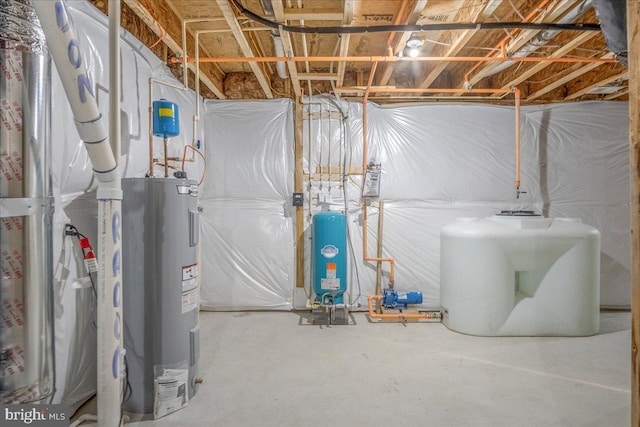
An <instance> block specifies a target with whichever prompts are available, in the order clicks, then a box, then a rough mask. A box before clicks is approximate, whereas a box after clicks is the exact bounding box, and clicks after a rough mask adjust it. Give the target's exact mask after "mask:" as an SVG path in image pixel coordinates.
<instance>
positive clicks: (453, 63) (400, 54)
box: [91, 0, 628, 103]
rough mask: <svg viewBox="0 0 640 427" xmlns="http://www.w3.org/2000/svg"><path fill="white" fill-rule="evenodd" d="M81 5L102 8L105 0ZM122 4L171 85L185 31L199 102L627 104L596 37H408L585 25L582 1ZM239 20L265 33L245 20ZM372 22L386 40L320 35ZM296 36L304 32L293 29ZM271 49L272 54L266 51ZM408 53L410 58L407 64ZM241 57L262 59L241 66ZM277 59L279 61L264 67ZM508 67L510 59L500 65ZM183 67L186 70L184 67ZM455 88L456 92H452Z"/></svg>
mask: <svg viewBox="0 0 640 427" xmlns="http://www.w3.org/2000/svg"><path fill="white" fill-rule="evenodd" d="M91 2H92V3H93V4H95V5H96V6H97V7H98V8H100V9H101V10H103V11H106V8H107V6H106V4H107V1H106V0H91ZM123 4H124V7H123V26H124V27H125V28H126V29H127V30H129V31H130V32H132V33H133V34H134V35H136V36H137V37H138V38H140V39H141V40H142V41H143V42H145V43H147V45H148V46H151V47H152V49H153V50H154V52H156V54H158V56H160V57H161V58H162V59H163V60H166V61H167V63H168V64H170V67H171V68H172V70H173V71H174V73H175V74H176V75H177V76H178V77H179V78H182V65H181V64H180V63H179V61H180V60H181V58H183V54H182V34H181V33H182V31H181V30H182V25H183V22H186V29H187V53H186V56H187V57H188V58H189V59H190V60H193V59H194V57H195V44H194V40H195V38H196V36H197V38H198V42H199V43H198V44H199V53H200V55H199V56H200V59H201V63H200V70H201V71H200V77H201V89H202V90H201V93H202V94H203V95H204V96H205V97H209V98H220V99H266V98H281V97H290V98H296V97H299V96H304V95H309V94H319V93H336V94H339V95H340V96H342V97H344V98H353V99H362V98H363V97H364V96H365V95H366V96H367V97H368V99H371V100H373V101H376V102H380V103H388V102H400V101H428V100H451V98H454V99H458V100H463V99H465V100H466V99H472V100H482V101H483V102H492V103H501V102H505V101H507V100H509V101H508V102H509V103H512V102H513V96H512V95H511V96H510V93H508V92H509V90H510V89H512V88H515V87H517V88H518V89H519V90H520V92H521V99H522V102H523V103H539V102H545V103H548V102H566V101H576V100H595V99H597V100H627V99H628V81H627V79H628V75H627V70H626V68H624V67H623V66H622V65H621V64H620V63H619V62H618V61H617V60H616V57H615V54H614V53H612V52H609V50H608V49H607V44H606V42H605V39H604V37H603V34H602V32H601V31H584V30H575V29H570V30H567V29H565V30H557V29H527V28H513V27H510V28H495V29H484V28H481V27H480V26H472V27H469V26H467V27H468V28H465V29H447V30H439V29H436V30H430V31H416V28H418V27H417V26H423V27H421V28H424V26H429V25H431V24H456V23H463V24H470V23H474V24H481V23H493V24H495V25H496V26H497V25H498V24H500V23H503V24H504V23H513V22H518V23H523V22H527V23H540V24H542V23H547V24H548V23H563V24H576V23H591V24H597V23H598V22H599V21H598V16H597V15H596V12H595V10H594V8H593V7H592V2H591V0H535V1H532V0H466V1H463V0H153V1H151V0H123ZM238 6H239V7H238ZM251 14H255V15H258V16H259V17H260V18H263V19H264V20H267V21H271V22H272V23H274V24H269V25H265V23H260V22H257V21H256V19H255V17H251ZM267 24H268V23H267ZM276 24H282V26H280V27H278V26H277V25H276ZM383 25H384V26H394V27H393V29H396V30H397V31H395V32H390V31H378V29H374V28H371V29H369V30H367V31H366V32H363V31H357V32H353V33H347V32H343V33H339V34H330V33H329V34H326V33H324V32H323V31H326V28H327V27H373V26H383ZM411 26H412V27H411ZM274 27H275V28H274ZM300 27H304V28H306V29H307V30H306V31H310V32H308V33H300V32H297V31H299V30H298V29H299V28H300ZM314 28H316V29H317V30H313V29H314ZM323 29H324V30H323ZM278 43H282V44H281V46H282V50H277V44H278ZM411 45H415V47H416V49H417V51H416V52H413V54H415V55H417V56H416V57H415V58H414V57H412V56H411V52H410V46H411ZM250 57H255V58H262V59H264V60H259V61H258V62H247V61H248V60H247V58H250ZM284 57H286V58H288V60H287V61H276V59H282V58H284ZM477 58H485V59H482V61H485V62H480V61H479V60H478V59H477ZM509 58H511V59H515V61H508V62H507V61H506V59H509ZM488 59H489V60H490V61H489V60H488ZM176 61H178V62H177V63H176ZM569 61H571V62H569ZM278 64H281V65H278ZM189 68H190V70H194V69H195V68H194V65H193V64H192V63H190V64H189ZM279 68H280V69H279ZM372 71H373V75H372ZM190 75H191V78H190V84H191V85H192V83H193V74H192V72H190ZM469 88H470V89H471V90H470V91H469ZM402 89H404V91H403V90H402ZM460 89H465V92H456V93H454V91H453V90H460ZM485 89H495V90H496V91H495V92H493V91H491V90H485ZM503 100H504V101H503Z"/></svg>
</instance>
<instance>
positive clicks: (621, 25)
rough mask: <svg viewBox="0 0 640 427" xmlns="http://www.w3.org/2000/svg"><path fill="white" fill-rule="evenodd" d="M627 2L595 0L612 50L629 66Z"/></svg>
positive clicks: (594, 4)
mask: <svg viewBox="0 0 640 427" xmlns="http://www.w3.org/2000/svg"><path fill="white" fill-rule="evenodd" d="M626 6H627V2H626V1H622V0H593V7H595V9H596V14H597V15H598V20H599V21H600V26H601V27H602V34H604V39H605V41H606V42H607V48H608V49H609V51H610V52H613V53H615V54H616V58H617V59H618V61H620V63H621V64H622V65H623V66H624V67H625V68H626V67H627V7H626Z"/></svg>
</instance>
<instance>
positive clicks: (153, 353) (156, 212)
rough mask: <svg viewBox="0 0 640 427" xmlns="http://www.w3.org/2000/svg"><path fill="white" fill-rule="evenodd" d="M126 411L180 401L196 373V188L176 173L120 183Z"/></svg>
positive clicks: (164, 409) (171, 406) (166, 407)
mask: <svg viewBox="0 0 640 427" xmlns="http://www.w3.org/2000/svg"><path fill="white" fill-rule="evenodd" d="M122 189H123V192H124V198H123V200H122V213H123V219H122V234H123V236H122V256H123V257H124V258H125V259H126V260H127V262H126V263H124V270H123V272H122V276H123V294H124V300H123V312H124V346H125V349H126V362H127V367H128V375H129V383H130V385H131V389H132V395H131V398H130V399H129V401H128V402H127V403H126V405H125V409H126V410H127V411H130V412H134V413H154V415H156V416H159V415H160V416H161V415H164V414H166V413H169V412H172V411H173V410H175V409H179V408H180V407H182V406H184V405H185V404H186V402H188V400H189V399H190V398H191V397H193V395H194V394H195V391H196V384H195V379H196V375H197V371H198V356H199V342H200V340H199V329H198V271H199V266H198V254H197V247H198V240H199V235H198V230H199V214H198V206H197V194H198V187H197V185H196V182H195V181H191V180H187V179H177V178H126V179H123V180H122Z"/></svg>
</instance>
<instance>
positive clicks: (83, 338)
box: [51, 0, 204, 408]
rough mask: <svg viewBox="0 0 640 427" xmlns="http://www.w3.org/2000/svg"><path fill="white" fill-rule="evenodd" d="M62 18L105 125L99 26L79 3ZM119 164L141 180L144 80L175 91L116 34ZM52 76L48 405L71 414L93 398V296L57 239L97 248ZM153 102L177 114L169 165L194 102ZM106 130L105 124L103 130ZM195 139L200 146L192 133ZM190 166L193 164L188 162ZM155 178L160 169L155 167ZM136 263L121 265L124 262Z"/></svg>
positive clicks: (90, 191) (79, 145) (83, 164)
mask: <svg viewBox="0 0 640 427" xmlns="http://www.w3.org/2000/svg"><path fill="white" fill-rule="evenodd" d="M67 5H68V10H69V12H70V14H71V17H72V19H73V20H74V23H75V24H76V27H77V29H78V33H79V34H78V36H79V39H80V40H79V43H80V48H81V49H82V57H83V59H84V60H86V61H87V69H88V73H89V75H90V78H91V80H92V81H93V83H94V90H95V91H96V95H97V99H98V103H99V106H100V109H101V111H102V113H103V115H104V117H105V119H106V120H107V121H108V114H107V112H108V107H109V96H110V94H109V69H108V56H107V53H108V27H107V25H108V22H107V18H106V17H105V16H104V15H103V14H102V13H101V12H99V11H98V10H97V9H95V8H94V7H93V6H90V5H89V4H88V3H87V2H85V1H70V0H67ZM121 49H122V51H121V55H122V74H123V81H122V93H121V94H120V98H121V102H122V104H121V105H122V111H121V118H122V131H121V132H122V150H121V151H122V158H121V159H120V164H121V167H122V174H123V176H124V177H132V176H144V175H145V173H146V172H147V170H148V164H149V163H148V152H149V149H148V147H149V145H148V110H147V108H148V106H147V103H148V96H149V92H148V88H149V85H148V80H149V78H150V77H153V78H156V79H160V80H163V81H169V82H171V83H173V84H180V82H178V81H177V80H176V79H175V78H173V76H172V75H171V74H170V72H169V71H168V69H167V68H166V67H165V66H164V65H163V63H162V62H160V61H159V60H158V58H156V57H155V56H154V55H153V54H152V53H151V52H150V51H149V50H148V49H146V48H145V47H144V46H143V45H142V44H141V42H140V41H138V40H136V39H135V38H134V37H132V36H131V35H130V34H129V33H125V32H122V45H121ZM52 74H53V76H52V86H53V89H52V92H53V93H52V98H53V106H52V107H53V108H52V138H51V139H52V150H51V152H52V156H53V158H52V173H53V192H54V197H55V213H54V224H53V235H54V239H53V244H54V248H53V251H54V252H53V253H54V293H55V307H54V310H55V317H56V322H55V335H56V338H55V345H56V368H57V372H56V389H57V392H56V396H55V400H54V402H62V403H65V404H68V405H70V406H72V407H73V408H75V407H77V405H79V404H80V403H82V401H83V400H84V399H86V398H88V397H91V396H92V395H93V394H94V393H95V388H96V384H95V381H96V374H95V360H96V345H95V343H96V341H95V340H96V338H95V334H96V331H95V323H94V322H95V318H94V310H95V308H94V298H93V291H92V290H91V288H90V287H89V286H90V285H89V281H88V277H87V274H86V271H85V270H84V267H83V266H82V254H81V252H80V250H79V246H78V243H77V240H76V239H75V238H71V237H65V236H64V225H65V224H67V223H71V224H73V225H75V226H76V227H77V228H78V229H79V230H80V232H81V233H83V234H85V235H86V236H87V237H89V239H90V241H91V243H92V244H93V246H94V249H95V247H96V246H97V240H96V235H97V201H96V189H97V185H96V183H95V181H94V177H93V173H92V170H91V164H90V162H89V159H88V156H87V152H86V150H85V148H84V146H83V142H82V141H81V139H80V137H79V136H78V133H77V131H76V128H75V125H74V122H73V115H72V113H71V109H70V107H69V105H68V104H67V101H66V98H65V95H64V91H63V88H62V84H61V82H60V79H59V77H58V75H57V71H56V70H55V67H54V70H53V73H52ZM153 93H154V98H155V99H159V98H167V99H168V100H170V101H172V102H176V103H177V104H178V105H179V108H180V129H181V134H180V135H179V136H178V137H175V138H172V139H171V140H170V142H169V153H168V155H169V156H171V157H175V156H182V147H183V146H184V145H185V144H189V143H190V142H191V135H192V117H193V115H194V113H195V95H194V93H193V92H192V91H180V90H175V89H171V88H167V87H164V86H159V85H154V88H153ZM107 125H108V123H107ZM199 139H200V140H201V141H204V137H203V133H202V132H201V131H200V135H199ZM161 149H162V141H161V139H159V138H155V141H154V157H160V156H161ZM196 159H197V157H196ZM185 168H186V169H187V172H188V173H189V176H190V177H192V178H194V179H199V177H200V174H201V172H202V171H201V165H200V163H199V161H198V160H196V163H187V165H186V166H185ZM155 170H156V175H161V174H162V167H156V169H155ZM129 261H131V262H135V261H136V260H125V261H123V263H124V262H129Z"/></svg>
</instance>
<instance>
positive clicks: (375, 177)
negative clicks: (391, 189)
mask: <svg viewBox="0 0 640 427" xmlns="http://www.w3.org/2000/svg"><path fill="white" fill-rule="evenodd" d="M381 173H382V165H381V164H380V163H369V164H368V165H367V170H366V171H365V174H364V185H363V186H362V197H380V174H381Z"/></svg>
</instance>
